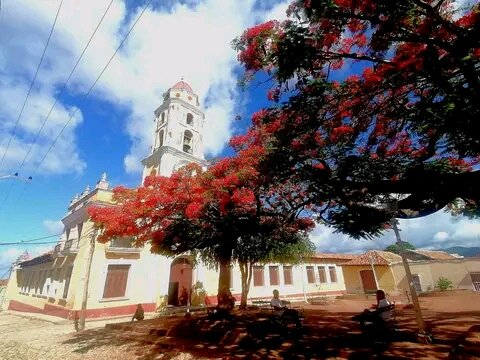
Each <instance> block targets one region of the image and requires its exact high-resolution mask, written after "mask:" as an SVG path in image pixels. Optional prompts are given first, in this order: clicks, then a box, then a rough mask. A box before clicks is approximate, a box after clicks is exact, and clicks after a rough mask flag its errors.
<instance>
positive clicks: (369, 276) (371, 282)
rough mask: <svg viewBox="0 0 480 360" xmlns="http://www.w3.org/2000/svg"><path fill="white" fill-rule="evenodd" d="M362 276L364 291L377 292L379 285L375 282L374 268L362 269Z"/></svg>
mask: <svg viewBox="0 0 480 360" xmlns="http://www.w3.org/2000/svg"><path fill="white" fill-rule="evenodd" d="M360 277H361V279H362V285H363V291H364V292H366V293H370V292H375V291H376V290H377V285H376V284H375V276H374V275H373V271H372V270H361V271H360Z"/></svg>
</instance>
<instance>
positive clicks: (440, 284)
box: [436, 276, 453, 291]
mask: <svg viewBox="0 0 480 360" xmlns="http://www.w3.org/2000/svg"><path fill="white" fill-rule="evenodd" d="M436 288H437V289H438V290H440V291H447V290H451V289H453V282H452V281H451V280H449V279H447V278H444V277H442V276H441V277H440V278H439V279H438V280H437V284H436Z"/></svg>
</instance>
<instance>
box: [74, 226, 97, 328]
mask: <svg viewBox="0 0 480 360" xmlns="http://www.w3.org/2000/svg"><path fill="white" fill-rule="evenodd" d="M96 238H97V230H96V229H95V230H94V231H93V233H92V236H91V237H90V248H89V249H88V257H87V263H86V264H85V274H84V279H85V285H84V287H83V296H82V309H81V310H80V319H79V326H78V331H82V330H84V329H85V316H86V313H87V300H88V283H89V281H90V268H91V267H92V259H93V251H94V250H95V239H96Z"/></svg>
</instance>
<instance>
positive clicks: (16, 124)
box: [0, 0, 63, 168]
mask: <svg viewBox="0 0 480 360" xmlns="http://www.w3.org/2000/svg"><path fill="white" fill-rule="evenodd" d="M62 4H63V0H61V1H60V5H59V6H58V10H57V13H56V14H55V20H54V21H53V25H52V28H51V29H50V33H49V34H48V39H47V42H46V44H45V47H44V48H43V53H42V56H41V58H40V62H39V63H38V66H37V70H36V71H35V75H34V76H33V79H32V82H31V83H30V88H29V89H28V92H27V96H26V97H25V100H24V101H23V105H22V108H21V110H20V113H19V114H18V117H17V121H16V122H15V126H14V127H13V130H12V134H11V135H10V139H9V140H8V143H7V147H6V148H5V151H4V153H3V156H2V159H1V160H0V168H1V167H2V165H3V160H4V159H5V156H6V155H7V152H8V149H9V148H10V144H11V143H12V139H13V137H14V135H15V132H16V131H17V127H18V123H19V122H20V118H21V117H22V114H23V110H25V105H26V104H27V100H28V98H29V96H30V93H31V92H32V88H33V84H34V83H35V80H36V79H37V75H38V72H39V71H40V67H41V66H42V63H43V59H44V58H45V53H46V52H47V48H48V44H50V39H51V38H52V34H53V30H54V29H55V25H56V24H57V19H58V14H59V13H60V9H61V8H62Z"/></svg>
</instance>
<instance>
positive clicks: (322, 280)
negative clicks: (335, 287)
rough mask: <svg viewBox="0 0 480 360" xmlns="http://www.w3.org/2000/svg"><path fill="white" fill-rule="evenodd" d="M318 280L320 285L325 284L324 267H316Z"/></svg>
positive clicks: (325, 274)
mask: <svg viewBox="0 0 480 360" xmlns="http://www.w3.org/2000/svg"><path fill="white" fill-rule="evenodd" d="M318 278H319V279H320V283H322V284H325V283H326V282H327V273H326V272H325V266H319V267H318Z"/></svg>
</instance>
